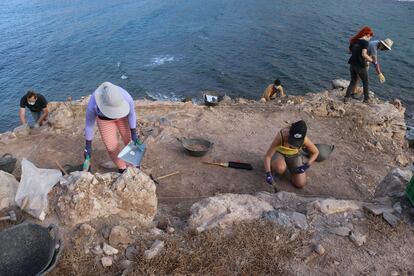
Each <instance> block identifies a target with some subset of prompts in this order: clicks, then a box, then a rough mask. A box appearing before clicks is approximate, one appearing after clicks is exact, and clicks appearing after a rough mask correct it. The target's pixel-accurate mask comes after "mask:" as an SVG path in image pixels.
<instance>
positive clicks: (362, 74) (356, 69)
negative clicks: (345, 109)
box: [345, 64, 369, 101]
mask: <svg viewBox="0 0 414 276" xmlns="http://www.w3.org/2000/svg"><path fill="white" fill-rule="evenodd" d="M349 72H350V73H351V83H350V84H349V86H348V89H347V90H346V95H345V97H347V98H348V97H351V94H352V92H353V91H355V86H356V85H357V83H358V77H359V78H360V79H361V81H362V86H363V87H364V101H368V100H369V87H368V68H367V67H360V66H355V65H352V64H351V66H350V67H349Z"/></svg>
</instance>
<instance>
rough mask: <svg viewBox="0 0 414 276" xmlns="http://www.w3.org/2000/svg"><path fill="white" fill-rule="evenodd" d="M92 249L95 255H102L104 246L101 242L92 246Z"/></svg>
mask: <svg viewBox="0 0 414 276" xmlns="http://www.w3.org/2000/svg"><path fill="white" fill-rule="evenodd" d="M91 251H92V253H93V254H95V255H102V254H103V250H102V247H101V246H100V245H99V244H98V245H97V246H95V247H94V248H92V250H91Z"/></svg>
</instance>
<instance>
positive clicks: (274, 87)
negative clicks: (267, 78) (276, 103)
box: [260, 79, 286, 102]
mask: <svg viewBox="0 0 414 276" xmlns="http://www.w3.org/2000/svg"><path fill="white" fill-rule="evenodd" d="M285 96H286V94H285V91H284V90H283V86H282V83H281V82H280V80H278V79H277V80H275V81H274V83H273V84H269V85H268V86H267V88H266V90H265V91H264V92H263V96H262V98H261V99H260V101H262V102H268V101H270V100H274V99H275V98H276V97H285Z"/></svg>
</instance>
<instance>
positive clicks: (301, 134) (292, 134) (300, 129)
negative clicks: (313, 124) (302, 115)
mask: <svg viewBox="0 0 414 276" xmlns="http://www.w3.org/2000/svg"><path fill="white" fill-rule="evenodd" d="M307 129H308V127H307V126H306V123H305V121H303V120H300V121H297V122H296V123H293V124H292V125H291V127H290V129H289V139H288V142H289V144H291V145H292V146H294V147H297V148H300V147H301V146H302V145H303V141H304V140H305V136H306V131H307Z"/></svg>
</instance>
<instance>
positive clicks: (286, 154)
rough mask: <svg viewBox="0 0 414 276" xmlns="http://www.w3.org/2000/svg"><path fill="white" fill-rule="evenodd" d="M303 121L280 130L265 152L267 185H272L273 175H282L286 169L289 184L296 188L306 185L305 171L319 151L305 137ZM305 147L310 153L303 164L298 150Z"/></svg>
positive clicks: (305, 128)
mask: <svg viewBox="0 0 414 276" xmlns="http://www.w3.org/2000/svg"><path fill="white" fill-rule="evenodd" d="M306 132H307V126H306V123H305V122H304V121H302V120H301V121H297V122H296V123H293V124H292V125H291V126H290V127H288V128H284V129H281V130H280V131H279V133H278V134H277V135H276V137H275V139H274V140H273V142H272V144H271V145H270V147H269V149H268V150H267V152H266V156H265V159H264V167H265V171H266V174H265V177H266V182H267V183H268V184H269V185H272V184H273V175H272V173H276V174H278V175H283V174H284V173H285V172H286V169H288V170H289V172H290V174H291V182H292V183H293V185H295V186H296V187H297V188H303V187H304V186H305V185H306V173H305V172H306V170H307V169H309V167H310V166H311V165H312V164H313V162H315V160H316V158H317V157H318V155H319V150H318V148H317V147H316V146H315V144H313V143H312V141H311V140H310V139H309V138H308V137H307V136H306ZM302 147H306V148H307V150H308V151H309V153H310V157H309V160H308V162H306V163H303V161H302V155H301V153H300V150H301V148H302Z"/></svg>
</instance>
